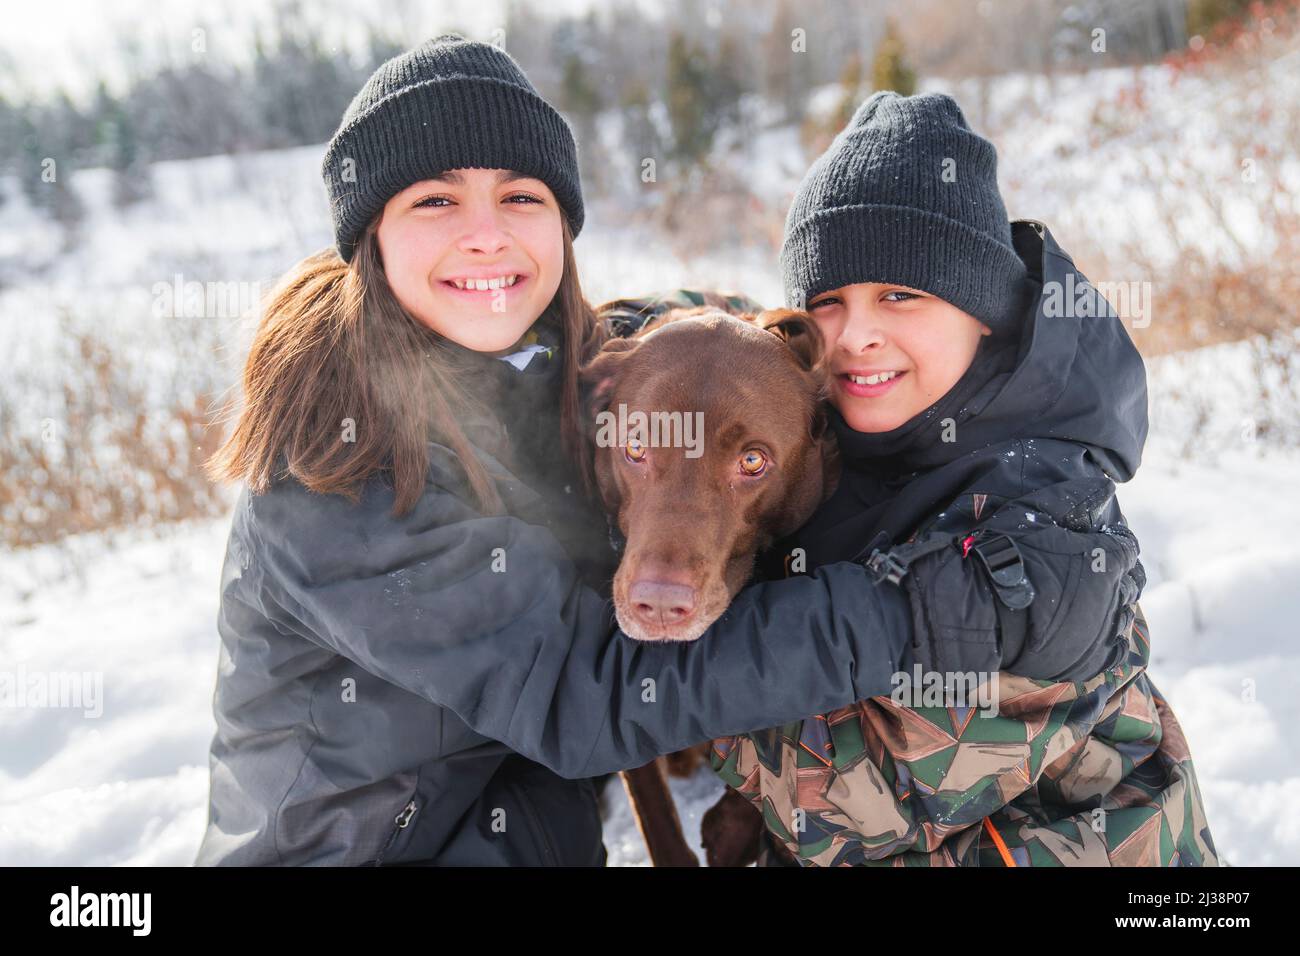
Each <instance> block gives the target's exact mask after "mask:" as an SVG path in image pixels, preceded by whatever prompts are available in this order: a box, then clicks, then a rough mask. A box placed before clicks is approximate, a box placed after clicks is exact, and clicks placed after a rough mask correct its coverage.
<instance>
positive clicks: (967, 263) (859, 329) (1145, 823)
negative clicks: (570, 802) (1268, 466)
mask: <svg viewBox="0 0 1300 956" xmlns="http://www.w3.org/2000/svg"><path fill="white" fill-rule="evenodd" d="M781 258H782V267H783V271H784V280H785V285H786V289H787V290H788V295H789V297H790V300H791V301H792V302H805V301H806V303H807V308H808V311H809V312H810V313H811V315H812V316H813V318H814V319H815V321H816V322H817V324H818V326H819V327H820V329H821V331H822V333H823V335H824V336H825V338H826V341H827V343H828V344H829V347H830V349H831V356H830V361H829V371H830V373H831V375H832V380H833V384H832V393H831V404H832V409H831V413H830V417H831V422H832V425H833V427H834V429H835V433H836V436H837V438H838V440H839V445H840V452H841V456H842V459H843V462H844V466H845V470H844V474H843V476H842V478H841V481H840V485H839V487H838V488H837V490H836V493H835V495H834V496H833V497H832V498H831V499H830V500H829V501H827V502H825V503H824V505H823V506H822V508H821V509H820V510H819V512H818V513H817V514H815V515H814V516H813V518H812V519H811V520H810V521H809V523H808V524H807V525H806V526H805V527H804V528H802V529H801V530H800V531H799V532H798V533H797V534H796V535H795V536H794V539H793V540H791V541H787V542H785V546H786V547H787V548H793V547H800V548H803V549H804V550H805V552H806V554H807V555H808V566H809V567H814V566H817V565H820V564H825V563H827V562H835V561H844V560H851V559H853V558H855V557H858V556H866V555H868V554H870V555H871V557H870V558H869V559H868V562H867V563H868V567H869V568H872V569H873V570H874V571H875V572H876V574H877V576H878V577H879V578H880V579H882V580H886V581H888V582H893V583H892V584H889V583H887V584H886V585H885V586H889V587H897V588H901V589H902V591H904V592H905V593H906V594H907V595H908V598H909V603H910V606H911V608H912V612H913V619H914V622H915V635H916V638H917V640H918V641H919V642H921V643H922V644H927V643H929V644H941V643H945V642H949V641H963V642H982V641H988V640H991V639H992V636H993V634H994V633H995V631H996V630H997V629H998V628H999V627H1000V628H1001V630H1002V633H1003V635H1004V639H1005V635H1007V634H1008V633H1009V632H1012V631H1017V632H1020V633H1022V634H1024V635H1025V637H1024V639H1025V641H1026V642H1027V643H1028V644H1030V645H1042V644H1058V643H1059V644H1063V645H1067V646H1068V645H1070V644H1071V643H1075V642H1077V641H1080V640H1084V641H1086V636H1087V635H1093V634H1096V633H1097V632H1098V630H1101V631H1103V632H1105V633H1119V634H1121V635H1122V638H1123V639H1122V641H1120V642H1119V643H1118V644H1117V646H1116V651H1117V652H1118V653H1117V656H1116V657H1115V658H1113V659H1112V660H1110V661H1109V662H1108V664H1107V666H1106V668H1105V669H1104V670H1103V673H1101V674H1099V675H1097V676H1095V677H1093V678H1092V679H1090V680H1088V681H1086V682H1083V683H1079V684H1073V685H1065V684H1059V683H1057V684H1053V683H1052V682H1050V681H1028V680H1023V679H1021V678H1016V677H1010V676H1009V675H1001V677H1000V679H999V680H997V681H992V682H986V683H989V684H992V685H993V686H994V688H995V689H996V691H997V703H996V707H994V708H991V709H990V708H986V707H981V706H979V704H980V703H981V702H978V701H976V700H974V699H967V700H965V701H964V702H962V704H963V705H962V706H957V707H948V708H944V707H932V706H923V704H929V703H930V700H929V699H928V697H926V696H925V695H924V694H923V691H924V688H922V687H919V686H917V685H916V684H915V683H913V684H912V686H910V687H908V686H906V685H905V686H904V687H902V688H900V690H902V691H904V692H903V693H896V694H894V695H893V696H892V697H882V698H878V699H876V700H870V701H861V702H858V703H855V704H853V705H851V706H850V707H847V708H842V709H840V710H837V711H833V712H830V713H827V714H823V715H821V716H818V717H814V718H810V719H807V720H803V721H795V722H793V723H790V724H787V725H784V726H782V727H778V728H774V729H772V730H770V731H766V732H764V733H760V734H750V735H747V736H745V737H732V738H729V739H725V740H719V741H717V742H716V743H715V747H714V751H713V765H714V767H715V769H716V770H718V771H719V772H720V774H721V775H722V777H723V779H724V780H726V781H727V782H728V783H729V784H731V785H732V786H734V787H736V788H737V789H738V790H740V792H741V793H742V794H743V795H745V796H747V797H749V798H750V799H751V800H753V801H754V802H755V803H756V805H758V806H759V807H760V808H764V807H765V808H766V814H765V816H766V821H767V824H768V829H769V830H770V832H771V833H772V834H773V835H775V836H776V837H777V838H778V840H779V843H778V844H776V846H777V847H784V848H785V849H786V850H788V851H789V853H788V854H785V856H786V857H787V858H788V859H791V860H793V859H797V860H798V861H799V862H800V863H803V864H813V863H815V864H819V865H846V864H868V863H878V864H881V865H947V866H952V865H973V866H989V865H996V866H1000V865H1004V864H1005V865H1008V866H1029V865H1080V864H1082V865H1103V866H1104V865H1184V866H1188V865H1217V857H1216V855H1215V850H1214V843H1213V841H1212V839H1211V837H1210V832H1209V828H1208V826H1207V824H1206V820H1205V811H1204V807H1203V805H1202V802H1201V797H1200V792H1199V788H1198V785H1197V781H1196V775H1195V771H1194V769H1193V766H1192V761H1191V756H1190V754H1189V753H1188V751H1187V746H1186V741H1185V740H1184V739H1183V736H1182V732H1181V731H1180V730H1179V727H1178V722H1177V720H1176V719H1175V718H1174V715H1173V713H1172V711H1171V710H1170V709H1169V707H1168V705H1167V704H1166V703H1165V702H1164V701H1163V700H1162V699H1161V698H1160V696H1159V694H1158V693H1157V691H1156V689H1155V687H1154V685H1153V684H1152V683H1151V682H1150V680H1149V679H1148V678H1147V675H1146V672H1145V669H1146V664H1147V660H1148V657H1149V652H1150V645H1149V643H1148V641H1147V632H1146V626H1145V621H1144V620H1143V619H1142V617H1141V614H1140V612H1138V611H1137V610H1136V605H1135V603H1134V602H1135V601H1136V599H1137V596H1138V593H1139V592H1140V588H1141V586H1142V584H1143V583H1144V582H1145V577H1144V575H1143V574H1142V573H1141V565H1140V564H1136V565H1135V564H1134V563H1133V561H1134V560H1135V556H1136V553H1137V541H1136V539H1135V538H1134V537H1133V534H1132V532H1130V531H1129V530H1128V528H1127V527H1126V526H1125V524H1124V518H1123V515H1122V514H1121V512H1120V509H1119V506H1118V503H1117V502H1116V501H1115V499H1114V491H1115V488H1114V484H1113V482H1112V479H1118V480H1120V481H1124V480H1127V479H1129V478H1130V477H1132V475H1133V473H1134V471H1135V470H1136V469H1137V466H1138V463H1139V461H1140V458H1141V451H1142V445H1143V442H1144V439H1145V437H1146V431H1147V419H1146V380H1145V370H1144V368H1143V365H1142V359H1141V357H1140V356H1139V355H1138V353H1137V351H1136V349H1134V347H1133V345H1132V342H1131V341H1130V340H1129V337H1128V334H1127V332H1126V331H1125V329H1124V327H1123V325H1122V323H1121V322H1120V321H1119V318H1118V316H1116V315H1115V314H1114V312H1113V311H1112V310H1111V309H1110V307H1109V306H1108V305H1106V303H1105V300H1104V299H1101V297H1100V296H1099V295H1096V294H1095V290H1094V291H1093V292H1092V293H1089V295H1091V301H1089V300H1088V298H1087V297H1082V298H1079V299H1077V300H1074V301H1071V302H1070V303H1068V306H1069V308H1068V309H1067V310H1066V314H1065V315H1061V314H1060V310H1056V309H1054V306H1053V302H1054V301H1057V302H1059V301H1060V300H1059V296H1060V295H1061V292H1062V290H1063V289H1067V288H1068V289H1077V290H1090V289H1091V286H1089V285H1088V284H1087V280H1086V279H1084V278H1083V277H1082V276H1081V275H1080V274H1078V273H1077V272H1076V271H1075V270H1074V264H1073V262H1071V260H1070V259H1069V257H1068V256H1067V255H1066V254H1065V253H1064V252H1062V251H1061V249H1060V248H1059V247H1058V246H1057V245H1056V243H1055V241H1054V240H1053V238H1052V236H1051V234H1050V233H1049V232H1048V231H1047V230H1046V228H1045V227H1043V226H1041V225H1040V224H1038V223H1031V222H1017V223H1008V221H1007V217H1006V212H1005V207H1004V205H1003V203H1002V198H1001V196H1000V195H999V194H998V190H997V180H996V154H995V152H994V149H993V146H992V144H990V143H989V142H987V141H986V140H984V139H982V138H980V137H979V136H977V135H975V134H974V133H973V132H971V131H970V129H969V128H968V126H967V125H966V121H965V118H964V117H963V116H962V114H961V111H960V109H959V108H958V107H957V104H956V103H955V102H953V101H952V100H951V99H950V98H948V97H946V96H940V95H935V94H930V95H924V96H916V97H900V96H898V95H897V94H894V93H878V94H876V95H875V96H873V97H871V98H870V99H869V100H867V102H866V103H864V104H863V105H862V106H861V107H860V108H859V109H858V111H857V113H856V114H855V115H854V117H853V120H852V121H851V123H850V124H849V126H848V127H847V128H846V129H845V130H844V131H843V132H842V133H841V134H840V136H839V137H838V138H837V139H836V141H835V142H834V143H833V144H832V145H831V147H830V149H829V150H828V151H827V153H826V154H825V155H823V156H822V157H821V158H819V159H818V161H817V162H816V163H815V164H814V165H813V167H812V168H811V169H810V170H809V172H808V174H807V176H806V177H805V179H804V182H803V183H802V184H801V186H800V188H799V191H798V193H797V195H796V197H795V201H794V204H793V206H792V207H791V210H790V214H789V218H788V220H787V223H786V235H785V242H784V244H783V248H782V257H781ZM1054 296H1055V297H1057V298H1056V299H1055V300H1054V299H1053V297H1054ZM1117 561H1121V562H1123V563H1125V564H1127V565H1128V566H1129V567H1132V568H1134V571H1135V572H1136V575H1135V576H1134V577H1132V578H1130V579H1127V580H1126V579H1124V578H1118V579H1117V578H1116V577H1115V576H1114V574H1113V565H1114V563H1115V562H1117ZM977 564H978V565H982V566H983V567H984V568H986V569H988V570H990V571H991V572H992V587H988V586H984V585H985V584H986V582H984V581H982V580H981V579H980V578H979V577H978V576H976V575H974V574H972V565H977ZM1126 608H1127V610H1125V609H1126ZM1117 609H1118V610H1119V613H1120V617H1119V619H1118V623H1119V627H1120V630H1119V631H1118V632H1115V631H1113V628H1114V627H1115V625H1116V613H1117ZM832 794H833V795H834V796H833V799H832V798H830V796H829V795H832ZM794 820H798V821H799V823H800V825H799V826H797V827H796V826H792V825H791V821H794ZM773 848H774V847H773V845H772V843H771V841H769V850H772V849H773ZM775 855H781V854H775Z"/></svg>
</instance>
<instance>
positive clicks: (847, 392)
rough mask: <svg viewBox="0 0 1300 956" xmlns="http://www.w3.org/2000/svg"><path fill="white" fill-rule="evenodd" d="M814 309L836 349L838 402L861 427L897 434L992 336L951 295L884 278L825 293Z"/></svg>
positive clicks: (852, 425) (832, 368)
mask: <svg viewBox="0 0 1300 956" xmlns="http://www.w3.org/2000/svg"><path fill="white" fill-rule="evenodd" d="M808 313H809V314H810V315H811V316H812V317H813V318H814V319H815V320H816V322H817V325H818V327H819V328H820V329H821V331H822V335H823V336H824V338H825V340H826V343H827V347H828V348H829V349H830V371H831V375H832V377H833V381H834V387H833V388H832V390H831V404H832V405H834V406H835V407H836V408H837V409H838V410H839V412H840V414H841V415H843V416H844V420H845V421H846V422H847V423H848V425H849V427H850V428H853V429H855V430H856V431H860V432H887V431H892V430H893V429H895V428H898V427H899V426H900V425H903V424H905V423H906V422H908V421H909V420H911V419H912V418H914V417H915V416H916V415H918V414H920V413H921V412H923V411H925V410H926V409H927V408H929V407H930V406H931V405H933V404H934V403H935V402H936V401H938V400H939V399H940V398H942V397H943V396H944V395H945V394H946V393H947V392H948V391H949V390H950V389H951V388H952V387H953V386H954V385H956V384H957V381H958V380H959V379H960V378H961V377H962V375H964V374H965V373H966V370H967V369H968V368H970V364H971V361H972V360H973V359H974V358H975V351H976V349H977V348H978V347H979V343H980V337H981V336H984V335H989V334H991V330H990V329H989V328H988V326H986V325H984V324H983V323H982V322H980V321H979V320H978V319H976V318H975V317H974V316H972V315H969V314H968V313H966V312H963V311H962V310H961V309H959V308H957V307H956V306H955V305H953V304H951V303H949V302H945V301H944V300H943V299H940V298H938V297H936V296H933V295H929V294H927V293H925V292H921V291H919V290H917V289H910V288H907V287H906V286H898V285H886V284H884V283H879V282H861V283H857V284H854V285H847V286H843V287H841V288H839V289H833V290H831V291H829V292H823V293H821V294H820V295H818V296H817V297H815V298H814V299H813V300H812V301H811V302H810V303H809V306H808Z"/></svg>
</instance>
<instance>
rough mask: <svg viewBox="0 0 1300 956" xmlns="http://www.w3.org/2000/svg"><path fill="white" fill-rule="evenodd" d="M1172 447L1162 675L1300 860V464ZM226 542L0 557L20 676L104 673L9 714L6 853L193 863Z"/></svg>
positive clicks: (1260, 825)
mask: <svg viewBox="0 0 1300 956" xmlns="http://www.w3.org/2000/svg"><path fill="white" fill-rule="evenodd" d="M1156 371H1157V372H1158V369H1157V370H1156ZM1160 445H1161V443H1160V442H1156V443H1154V447H1153V448H1152V449H1151V451H1150V454H1149V456H1148V460H1147V462H1146V463H1145V464H1144V465H1143V468H1142V470H1141V471H1140V473H1139V475H1138V477H1137V478H1136V479H1134V481H1132V482H1131V483H1129V484H1128V485H1125V486H1123V487H1122V488H1121V491H1120V500H1121V503H1122V505H1123V507H1124V510H1125V513H1126V515H1127V517H1128V519H1129V522H1130V524H1131V525H1132V526H1133V528H1134V529H1135V530H1136V532H1137V534H1138V536H1139V538H1140V540H1141V542H1142V550H1143V563H1144V565H1145V566H1146V568H1147V569H1148V572H1149V578H1150V580H1149V583H1148V586H1147V590H1146V592H1145V593H1144V595H1143V598H1142V606H1143V609H1144V610H1145V612H1146V614H1147V617H1148V619H1149V621H1150V624H1151V630H1152V645H1153V656H1152V663H1151V669H1150V672H1151V674H1152V677H1153V679H1154V681H1155V683H1156V686H1157V687H1158V688H1159V689H1160V691H1161V692H1162V693H1164V694H1165V695H1166V697H1167V698H1168V699H1169V701H1170V703H1171V705H1172V706H1173V708H1174V711H1175V713H1176V714H1177V715H1178V718H1179V720H1180V721H1181V722H1182V725H1183V728H1184V730H1185V731H1186V734H1187V738H1188V741H1189V742H1190V745H1191V749H1192V754H1193V757H1194V759H1195V761H1196V766H1197V771H1198V774H1199V777H1200V781H1201V785H1202V787H1203V789H1204V792H1205V799H1206V804H1207V812H1208V814H1209V821H1210V827H1211V831H1212V833H1213V834H1214V838H1215V841H1216V843H1217V844H1218V846H1219V848H1220V850H1221V852H1222V855H1223V858H1224V860H1226V861H1227V862H1229V863H1231V864H1234V865H1259V864H1292V865H1295V864H1300V821H1297V818H1296V815H1295V814H1294V812H1293V808H1294V807H1295V806H1297V805H1300V759H1298V758H1300V740H1297V738H1296V736H1295V735H1294V734H1291V733H1290V732H1288V731H1287V728H1288V727H1294V726H1296V723H1297V722H1298V721H1300V698H1298V697H1297V696H1296V694H1295V681H1296V677H1297V675H1300V644H1298V643H1297V641H1296V640H1295V638H1296V621H1297V620H1298V619H1300V539H1298V538H1297V535H1296V530H1297V529H1298V528H1300V498H1298V497H1297V496H1296V494H1295V489H1296V488H1297V487H1300V457H1298V456H1296V455H1294V454H1287V453H1282V452H1268V451H1265V450H1264V449H1262V448H1259V447H1256V446H1251V447H1245V446H1243V447H1241V448H1238V449H1236V450H1235V451H1233V450H1224V451H1223V452H1221V453H1219V454H1217V455H1214V456H1212V457H1210V458H1209V459H1208V460H1204V461H1198V462H1197V463H1195V464H1189V463H1187V462H1185V461H1183V460H1181V459H1179V458H1177V457H1175V456H1174V455H1173V453H1172V452H1171V451H1168V450H1165V449H1162V448H1161V447H1160ZM226 532H227V522H226V521H224V520H218V521H211V522H199V523H192V524H188V525H183V526H178V527H176V528H174V529H172V530H171V531H170V532H169V533H168V534H167V535H166V537H164V538H155V537H153V536H146V535H140V534H135V535H119V536H116V538H112V539H110V538H106V537H94V538H88V539H84V540H82V541H79V542H76V543H74V545H73V546H71V547H70V548H64V549H60V550H54V549H48V550H45V551H39V550H38V551H36V552H32V553H27V554H22V555H7V556H4V557H2V558H0V582H3V583H2V584H0V635H2V636H0V648H2V649H3V660H4V666H5V668H6V669H9V668H12V669H13V670H15V671H19V670H22V671H25V673H27V674H33V673H49V672H57V673H65V674H74V675H80V674H90V675H92V677H89V678H87V679H86V680H85V681H84V682H81V683H80V684H79V685H78V688H74V689H80V690H81V691H82V692H83V694H84V695H85V696H83V697H82V698H80V700H79V703H80V705H81V706H80V707H78V708H71V707H65V708H50V707H45V708H42V707H25V708H17V709H13V708H9V709H3V710H0V863H3V864H76V865H81V864H87V865H91V864H124V865H154V864H171V865H176V864H188V863H189V862H191V860H192V858H193V856H194V853H195V850H196V849H197V847H198V843H199V839H200V837H201V835H202V831H203V826H204V823H205V814H206V811H207V805H206V800H207V785H208V779H207V748H208V744H209V741H210V739H211V736H212V733H213V729H214V725H213V720H212V714H211V702H212V691H213V686H214V682H215V679H216V663H217V634H216V627H215V621H216V614H217V592H218V580H219V569H220V563H221V558H222V552H223V548H224V544H225V536H226ZM70 554H75V564H76V566H79V567H80V568H81V569H82V570H81V572H80V573H79V574H78V573H75V572H73V571H71V570H70V568H71V567H72V564H71V562H70V560H69V557H68V555H70ZM93 675H99V680H100V681H102V684H101V689H102V694H100V695H96V694H95V693H94V691H95V679H94V677H93ZM97 712H98V715H97V716H95V714H96V713H97ZM673 787H674V790H675V793H676V795H677V798H678V802H679V807H680V810H681V814H682V818H683V824H684V826H685V828H686V830H687V832H688V835H689V836H690V838H691V839H692V840H695V841H698V834H699V825H700V819H701V817H702V815H703V813H704V811H705V810H707V809H708V807H709V806H711V805H712V803H713V802H714V801H715V800H716V799H717V797H718V795H719V794H720V793H721V790H722V787H721V784H720V783H719V782H718V781H717V780H716V779H714V778H713V777H712V775H711V774H710V773H709V771H707V770H706V769H705V770H701V771H700V772H699V773H698V774H697V776H695V777H694V778H692V779H689V780H683V781H673ZM605 810H606V817H607V819H606V835H605V842H606V846H607V847H608V849H609V857H610V863H611V864H613V865H620V864H621V865H644V864H645V862H646V857H645V849H644V846H643V844H642V842H641V838H640V835H639V833H638V832H637V830H636V827H635V825H634V824H633V821H632V817H631V814H630V811H629V809H628V805H627V800H626V797H625V796H624V795H623V791H622V788H621V787H619V786H618V785H617V784H616V783H614V784H612V785H611V786H610V787H609V788H608V789H607V791H606V799H605Z"/></svg>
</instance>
